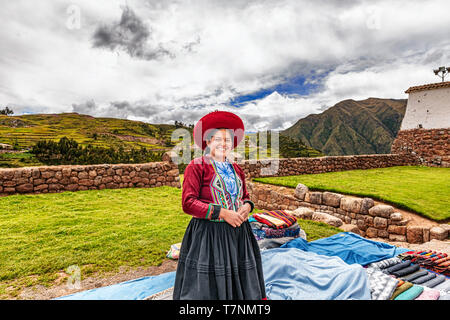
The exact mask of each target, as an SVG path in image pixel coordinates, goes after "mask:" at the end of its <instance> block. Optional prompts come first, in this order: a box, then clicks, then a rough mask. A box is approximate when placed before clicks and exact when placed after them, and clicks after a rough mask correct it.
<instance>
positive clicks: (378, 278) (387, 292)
mask: <svg viewBox="0 0 450 320" xmlns="http://www.w3.org/2000/svg"><path fill="white" fill-rule="evenodd" d="M428 253H430V251H428ZM405 257H409V258H410V259H406V258H405ZM426 260H427V259H424V258H422V259H420V258H419V259H414V257H413V255H412V252H411V251H407V252H404V253H401V254H399V255H397V256H396V257H392V258H388V259H383V260H380V261H377V262H373V263H370V264H368V265H367V266H366V273H367V275H368V277H369V282H370V287H371V293H372V299H374V300H376V299H382V300H386V297H388V299H390V300H448V299H449V298H450V279H447V277H446V276H444V275H440V274H436V273H434V272H430V271H429V270H427V269H424V268H422V266H421V265H420V262H422V261H426ZM388 278H391V280H390V279H388ZM394 281H395V282H396V285H395V286H394V285H393V284H394Z"/></svg>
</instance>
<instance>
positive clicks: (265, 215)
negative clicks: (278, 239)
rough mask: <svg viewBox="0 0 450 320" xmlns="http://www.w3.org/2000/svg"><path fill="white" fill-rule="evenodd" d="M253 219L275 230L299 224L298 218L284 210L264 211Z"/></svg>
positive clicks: (254, 215) (255, 214)
mask: <svg viewBox="0 0 450 320" xmlns="http://www.w3.org/2000/svg"><path fill="white" fill-rule="evenodd" d="M253 217H254V218H255V219H256V220H257V221H259V222H261V223H264V224H266V225H267V226H269V227H271V228H274V229H281V228H287V227H290V226H292V225H293V224H294V223H295V222H297V218H296V217H294V216H293V215H290V214H289V213H287V212H285V211H284V210H273V211H264V212H260V213H254V214H253Z"/></svg>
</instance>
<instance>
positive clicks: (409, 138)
mask: <svg viewBox="0 0 450 320" xmlns="http://www.w3.org/2000/svg"><path fill="white" fill-rule="evenodd" d="M405 93H408V94H409V97H408V103H407V105H406V112H405V116H404V118H403V120H402V124H401V127H400V130H399V132H398V134H397V137H396V139H395V140H394V142H393V143H392V146H391V152H392V153H399V154H404V153H408V154H414V155H417V156H419V158H420V161H421V163H423V164H425V165H430V166H442V167H450V81H445V82H439V83H430V84H425V85H421V86H414V87H410V88H409V89H408V90H406V91H405Z"/></svg>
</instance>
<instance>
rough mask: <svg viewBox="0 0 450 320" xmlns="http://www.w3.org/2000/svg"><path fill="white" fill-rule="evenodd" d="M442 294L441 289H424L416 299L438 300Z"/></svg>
mask: <svg viewBox="0 0 450 320" xmlns="http://www.w3.org/2000/svg"><path fill="white" fill-rule="evenodd" d="M440 296H441V293H440V292H439V290H433V289H424V290H423V291H422V293H421V294H419V296H418V297H417V298H415V299H414V300H438V299H439V297H440Z"/></svg>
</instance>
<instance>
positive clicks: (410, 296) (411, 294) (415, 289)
mask: <svg viewBox="0 0 450 320" xmlns="http://www.w3.org/2000/svg"><path fill="white" fill-rule="evenodd" d="M422 292H423V287H422V286H418V285H415V284H414V285H413V286H412V287H411V288H409V289H408V290H406V291H403V292H402V293H400V294H399V295H398V296H397V297H395V298H394V300H414V299H415V298H417V297H418V296H419V295H420V294H421V293H422Z"/></svg>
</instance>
